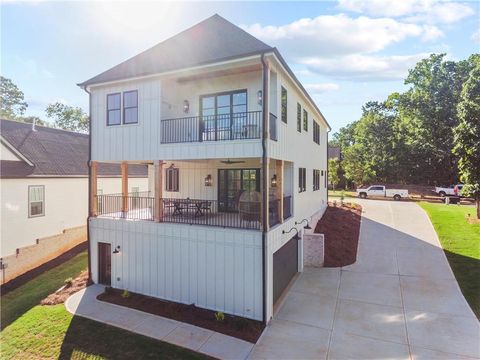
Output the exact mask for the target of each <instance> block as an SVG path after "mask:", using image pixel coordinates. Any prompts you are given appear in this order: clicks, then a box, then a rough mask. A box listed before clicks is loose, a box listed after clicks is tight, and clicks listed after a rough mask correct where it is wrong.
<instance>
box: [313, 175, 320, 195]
mask: <svg viewBox="0 0 480 360" xmlns="http://www.w3.org/2000/svg"><path fill="white" fill-rule="evenodd" d="M319 189H320V170H313V191H317V190H319Z"/></svg>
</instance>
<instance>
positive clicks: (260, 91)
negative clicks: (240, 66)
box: [257, 90, 263, 105]
mask: <svg viewBox="0 0 480 360" xmlns="http://www.w3.org/2000/svg"><path fill="white" fill-rule="evenodd" d="M257 102H258V105H262V103H263V93H262V90H258V91H257Z"/></svg>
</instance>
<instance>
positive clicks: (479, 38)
mask: <svg viewBox="0 0 480 360" xmlns="http://www.w3.org/2000/svg"><path fill="white" fill-rule="evenodd" d="M470 39H472V40H473V41H474V42H476V43H480V30H477V31H475V32H474V33H473V34H472V36H470Z"/></svg>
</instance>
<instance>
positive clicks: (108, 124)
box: [105, 92, 122, 126]
mask: <svg viewBox="0 0 480 360" xmlns="http://www.w3.org/2000/svg"><path fill="white" fill-rule="evenodd" d="M113 95H120V107H119V108H118V109H109V108H108V97H109V96H113ZM106 105H107V106H105V108H106V111H107V126H119V125H122V92H116V93H111V94H107V103H106ZM116 110H118V111H120V122H119V123H118V124H110V123H109V117H108V115H109V113H110V111H116Z"/></svg>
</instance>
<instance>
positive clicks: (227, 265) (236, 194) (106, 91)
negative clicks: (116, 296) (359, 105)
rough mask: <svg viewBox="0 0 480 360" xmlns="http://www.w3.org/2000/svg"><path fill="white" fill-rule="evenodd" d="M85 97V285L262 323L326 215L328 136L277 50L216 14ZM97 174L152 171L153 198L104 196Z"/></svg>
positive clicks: (88, 85) (91, 87) (96, 83)
mask: <svg viewBox="0 0 480 360" xmlns="http://www.w3.org/2000/svg"><path fill="white" fill-rule="evenodd" d="M79 86H81V87H82V88H84V89H85V90H86V91H87V92H88V93H89V96H90V114H91V124H90V126H91V162H90V165H91V169H90V171H91V187H90V188H91V192H90V197H91V208H90V219H89V249H90V265H91V268H90V269H91V277H92V280H93V281H94V282H95V283H101V284H108V285H110V284H111V286H113V287H115V288H120V289H128V290H130V291H133V292H137V293H142V294H146V295H149V296H154V297H159V298H162V299H167V300H172V301H176V302H181V303H185V304H195V305H197V306H199V307H203V308H207V309H213V310H219V311H223V312H226V313H230V314H235V315H239V316H244V317H248V318H252V319H257V320H263V321H265V322H266V321H268V320H269V319H270V318H271V316H272V314H273V309H274V304H275V303H276V301H277V300H278V299H279V297H280V295H281V294H282V292H283V290H284V289H285V288H286V286H287V285H288V284H289V282H290V280H291V279H292V277H293V276H294V275H295V274H296V273H297V272H298V271H301V270H302V264H303V259H302V239H301V235H302V230H303V227H304V226H305V225H306V224H307V223H308V221H309V220H310V218H311V217H312V216H313V215H314V214H317V215H319V214H320V215H321V214H323V212H324V210H325V208H326V206H327V188H326V185H327V133H328V131H329V130H330V127H329V125H328V123H327V122H326V120H325V118H324V117H323V115H322V114H321V112H320V110H319V109H318V107H317V106H316V105H315V103H314V101H313V100H312V99H311V97H310V96H309V95H308V93H307V92H306V90H305V89H304V87H303V86H302V84H301V83H300V82H299V81H298V79H297V78H296V77H295V75H294V74H293V72H292V70H291V69H290V68H289V67H288V65H287V64H286V62H285V60H284V59H283V58H282V56H281V55H280V53H279V52H278V50H277V49H276V48H273V47H270V46H268V45H266V44H265V43H263V42H261V41H260V40H258V39H256V38H254V37H253V36H251V35H249V34H248V33H246V32H245V31H243V30H242V29H240V28H239V27H237V26H235V25H233V24H232V23H230V22H228V21H227V20H225V19H223V18H222V17H220V16H218V15H214V16H212V17H210V18H208V19H206V20H204V21H202V22H201V23H199V24H197V25H195V26H193V27H191V28H189V29H187V30H185V31H183V32H181V33H179V34H178V35H176V36H174V37H172V38H170V39H168V40H165V41H164V42H162V43H160V44H158V45H156V46H154V47H152V48H150V49H148V50H146V51H144V52H143V53H141V54H139V55H137V56H134V57H133V58H131V59H129V60H127V61H125V62H122V63H121V64H119V65H117V66H115V67H113V68H111V69H110V70H107V71H105V72H103V73H101V74H100V75H97V76H95V77H93V78H91V79H90V80H87V81H85V82H83V83H81V84H79ZM100 163H113V164H122V171H123V175H124V176H123V178H124V179H126V178H127V175H128V171H129V169H130V166H131V164H147V165H148V166H149V184H150V189H149V190H150V194H151V196H130V195H129V194H128V193H127V189H128V182H124V185H123V189H124V191H123V193H122V194H121V195H107V194H106V193H105V191H104V192H103V194H101V195H100V194H98V180H97V166H98V164H100ZM297 232H298V233H299V235H300V237H299V239H297V237H296V234H297Z"/></svg>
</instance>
